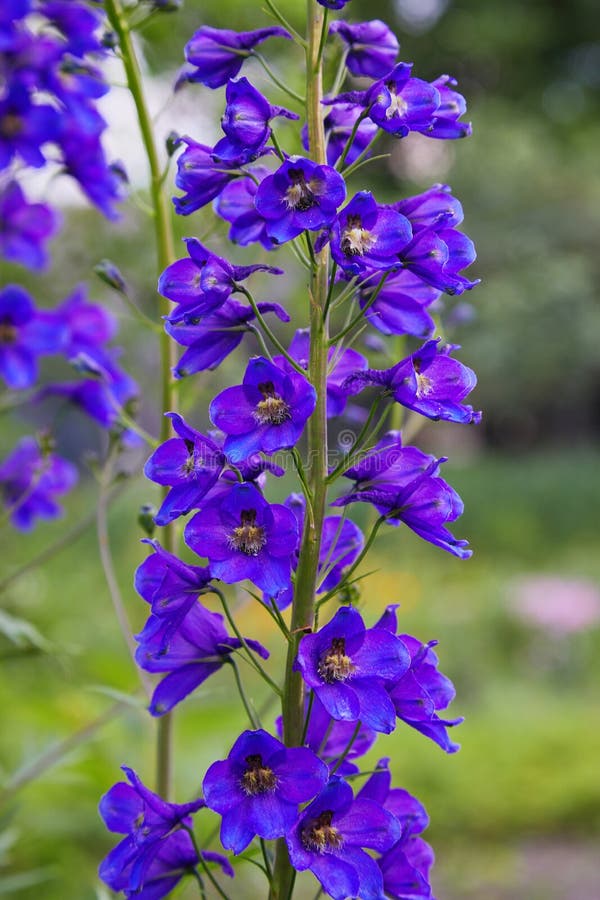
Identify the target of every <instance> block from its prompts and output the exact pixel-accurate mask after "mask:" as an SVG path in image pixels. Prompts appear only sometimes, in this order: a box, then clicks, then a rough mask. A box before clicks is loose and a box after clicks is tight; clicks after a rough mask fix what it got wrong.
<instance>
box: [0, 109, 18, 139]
mask: <svg viewBox="0 0 600 900" xmlns="http://www.w3.org/2000/svg"><path fill="white" fill-rule="evenodd" d="M22 130H23V122H22V120H21V118H20V116H16V115H15V114H14V113H7V114H6V115H5V116H3V118H2V119H0V134H1V135H2V137H5V138H12V137H16V136H17V135H18V134H21V132H22Z"/></svg>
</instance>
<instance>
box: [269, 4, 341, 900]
mask: <svg viewBox="0 0 600 900" xmlns="http://www.w3.org/2000/svg"><path fill="white" fill-rule="evenodd" d="M306 8H307V42H306V120H307V123H308V143H309V146H310V151H311V158H312V159H313V160H314V161H315V162H317V163H318V164H319V165H325V164H326V163H327V158H326V151H325V133H324V128H323V107H322V105H321V101H322V99H323V68H322V60H321V57H320V52H319V51H320V47H321V36H322V34H323V27H324V25H323V22H324V18H325V10H324V8H323V7H322V6H320V5H319V4H317V3H315V0H307V4H306ZM329 262H330V260H329V248H328V247H325V248H323V250H321V252H320V253H318V254H315V265H314V267H313V269H312V271H311V273H310V286H309V301H310V359H309V367H308V379H309V381H310V383H311V384H312V385H313V387H314V388H315V389H316V392H317V403H316V407H315V411H314V412H313V414H312V416H311V417H310V419H309V421H308V425H307V429H306V430H307V444H308V448H307V450H308V456H307V460H308V464H307V481H308V485H309V488H310V491H311V494H312V507H313V515H312V520H311V517H309V516H306V517H305V522H304V533H303V536H302V543H301V549H300V558H299V560H298V569H297V573H296V587H295V596H294V602H293V604H292V617H291V626H290V632H291V640H290V643H289V645H288V655H287V662H286V675H285V685H284V691H283V702H282V712H283V738H284V741H285V743H286V745H287V746H288V747H298V746H300V745H301V743H302V737H303V733H304V722H305V688H304V682H303V680H302V677H301V675H300V673H299V672H295V671H294V668H293V667H294V661H295V659H296V655H297V653H298V645H299V643H300V639H301V638H302V635H303V634H305V633H306V632H307V631H310V630H311V629H312V627H313V623H314V616H315V594H316V587H317V573H318V568H319V551H320V548H321V535H322V531H323V519H324V516H325V505H326V501H327V483H326V479H327V468H328V467H327V406H326V404H327V352H328V346H329V320H328V316H327V315H325V314H324V311H325V305H326V303H327V297H328V294H329ZM294 878H295V870H294V869H293V868H292V865H291V863H290V860H289V856H288V852H287V847H286V844H285V841H283V840H282V839H280V840H279V841H278V843H277V851H276V856H275V869H274V875H273V886H272V889H271V893H270V898H271V900H289V898H290V897H291V896H292V893H293V889H294Z"/></svg>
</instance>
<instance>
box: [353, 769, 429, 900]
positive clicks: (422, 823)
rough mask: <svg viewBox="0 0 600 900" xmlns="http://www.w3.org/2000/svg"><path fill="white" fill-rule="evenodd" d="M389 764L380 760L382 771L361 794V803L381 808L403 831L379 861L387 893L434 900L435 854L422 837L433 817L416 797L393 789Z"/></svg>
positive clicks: (402, 899)
mask: <svg viewBox="0 0 600 900" xmlns="http://www.w3.org/2000/svg"><path fill="white" fill-rule="evenodd" d="M388 764H389V760H388V759H380V760H379V762H378V763H377V766H376V768H377V769H378V771H377V772H375V774H374V775H371V777H370V778H369V779H368V781H366V782H365V784H364V785H363V787H362V789H361V790H360V791H359V793H358V794H357V799H361V800H373V801H375V803H379V804H381V806H383V808H384V809H386V810H388V812H390V813H392V815H394V816H395V817H396V818H397V819H398V821H399V823H400V825H401V827H402V835H401V837H400V839H399V840H398V841H396V843H395V844H394V845H393V847H390V849H389V850H386V852H385V853H384V854H383V856H381V857H380V858H379V859H378V860H377V864H378V866H379V868H380V869H381V873H382V875H383V888H384V893H385V895H386V897H389V898H390V900H430V898H431V900H432V895H431V885H430V884H429V870H430V868H431V866H432V865H433V862H434V856H433V851H432V849H431V847H430V846H429V844H427V843H426V842H425V841H424V840H423V839H422V838H420V837H418V835H419V834H421V832H422V831H425V829H426V828H427V826H428V825H429V816H428V815H427V812H426V811H425V808H424V807H423V806H422V804H421V803H420V802H419V801H418V800H417V798H416V797H413V796H412V795H411V794H409V793H408V791H405V790H403V789H402V788H392V786H391V776H390V772H389V769H388Z"/></svg>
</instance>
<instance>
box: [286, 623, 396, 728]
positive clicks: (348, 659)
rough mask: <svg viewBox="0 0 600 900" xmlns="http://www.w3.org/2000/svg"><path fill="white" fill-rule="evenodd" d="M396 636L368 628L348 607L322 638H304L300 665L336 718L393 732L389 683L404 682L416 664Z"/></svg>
mask: <svg viewBox="0 0 600 900" xmlns="http://www.w3.org/2000/svg"><path fill="white" fill-rule="evenodd" d="M384 634H385V635H386V638H385V640H382V637H383V635H384ZM392 636H393V635H391V634H390V633H389V632H387V633H386V632H385V630H384V629H382V628H370V629H367V628H365V624H364V622H363V620H362V617H361V615H360V613H359V612H358V611H357V610H356V609H354V608H353V607H351V606H343V607H341V608H340V609H339V610H338V611H337V613H336V614H335V616H334V617H333V619H332V620H331V621H330V622H329V623H328V624H327V625H325V626H324V627H323V628H321V629H320V630H319V631H318V632H317V633H316V634H307V635H305V636H304V637H303V638H302V640H301V641H300V645H299V647H298V656H297V659H296V662H295V664H294V667H295V668H296V669H297V670H299V671H300V672H301V673H302V677H303V679H304V681H305V682H306V684H307V685H308V686H309V687H310V688H312V690H313V691H314V692H315V694H316V696H317V697H318V698H319V700H320V701H321V703H322V704H323V706H324V707H325V709H326V710H327V712H328V713H329V714H330V715H331V717H332V718H333V719H341V720H343V721H347V722H356V721H358V720H360V721H361V723H362V724H364V725H366V726H367V728H372V729H373V730H374V731H379V732H384V733H385V734H389V733H390V732H392V731H393V730H394V727H395V714H394V710H393V707H392V704H391V703H390V699H389V697H388V695H387V692H386V689H385V682H386V681H396V680H398V679H399V678H401V677H402V675H403V674H404V673H405V672H406V671H407V669H408V667H409V665H410V657H409V655H408V650H407V649H406V647H405V646H404V644H403V643H402V641H401V640H399V639H398V638H395V640H389V638H390V637H392ZM393 637H395V636H393Z"/></svg>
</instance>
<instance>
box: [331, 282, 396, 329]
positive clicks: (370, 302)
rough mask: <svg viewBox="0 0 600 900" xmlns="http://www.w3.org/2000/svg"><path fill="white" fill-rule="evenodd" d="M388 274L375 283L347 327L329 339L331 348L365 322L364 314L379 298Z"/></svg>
mask: <svg viewBox="0 0 600 900" xmlns="http://www.w3.org/2000/svg"><path fill="white" fill-rule="evenodd" d="M389 274H390V273H389V272H384V273H383V275H382V276H381V278H380V279H379V281H378V283H377V287H376V288H375V290H374V291H373V293H372V294H371V296H370V297H369V299H368V300H367V302H366V303H365V305H364V306H363V308H362V309H361V310H360V311H359V312H358V313H357V314H356V315H355V316H354V318H353V319H352V321H351V322H350V323H349V324H348V325H346V326H345V327H344V328H342V330H341V331H338V333H337V334H336V335H334V336H333V337H332V338H331V340H330V342H329V343H330V344H331V345H332V346H333V344H337V342H338V341H341V339H342V338H343V337H345V336H346V335H347V334H348V332H349V331H352V329H353V328H354V326H355V325H358V323H359V322H364V321H365V313H366V312H367V310H369V309H370V308H371V307H372V306H373V304H374V303H375V301H376V300H377V298H378V296H379V292H380V291H381V289H382V288H383V286H384V284H385V282H386V279H387V277H388V275H389Z"/></svg>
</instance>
